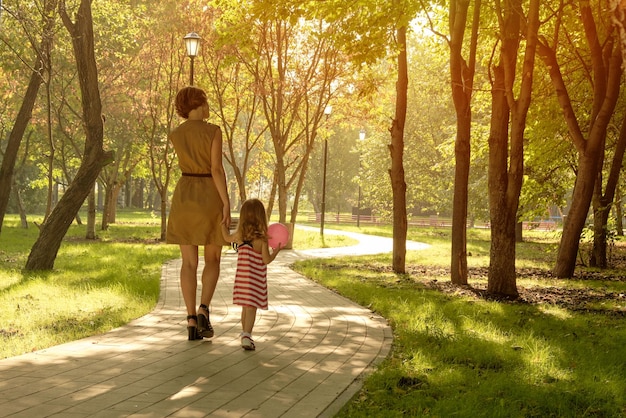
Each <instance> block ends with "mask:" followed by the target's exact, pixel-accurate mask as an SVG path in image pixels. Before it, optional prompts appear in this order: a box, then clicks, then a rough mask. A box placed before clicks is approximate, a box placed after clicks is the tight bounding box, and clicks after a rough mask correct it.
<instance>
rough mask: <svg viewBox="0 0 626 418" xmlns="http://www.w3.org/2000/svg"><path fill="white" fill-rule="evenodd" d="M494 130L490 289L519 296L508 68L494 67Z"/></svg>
mask: <svg viewBox="0 0 626 418" xmlns="http://www.w3.org/2000/svg"><path fill="white" fill-rule="evenodd" d="M493 73H494V78H495V80H494V84H493V87H492V99H491V100H492V105H491V112H492V113H491V130H490V133H489V212H490V223H491V249H490V251H489V272H488V284H487V291H488V292H489V293H493V294H498V295H506V296H511V297H515V296H517V294H518V293H517V284H516V277H515V228H511V226H514V225H515V217H513V219H511V211H510V209H509V208H508V207H507V200H506V195H507V186H508V168H507V163H508V149H509V141H508V139H509V114H510V111H509V105H508V103H507V100H506V95H505V83H504V68H503V67H502V66H498V67H495V68H494V71H493Z"/></svg>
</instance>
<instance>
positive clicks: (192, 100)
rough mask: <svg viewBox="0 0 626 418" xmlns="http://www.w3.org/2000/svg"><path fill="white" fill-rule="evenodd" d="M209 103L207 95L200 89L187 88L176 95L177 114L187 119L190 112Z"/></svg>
mask: <svg viewBox="0 0 626 418" xmlns="http://www.w3.org/2000/svg"><path fill="white" fill-rule="evenodd" d="M205 103H207V98H206V93H205V92H204V90H202V89H199V88H198V87H185V88H183V89H181V90H180V91H179V92H178V94H177V95H176V113H178V115H179V116H180V117H181V118H185V119H187V118H188V117H189V112H191V111H192V110H194V109H196V108H198V107H200V106H202V105H203V104H205Z"/></svg>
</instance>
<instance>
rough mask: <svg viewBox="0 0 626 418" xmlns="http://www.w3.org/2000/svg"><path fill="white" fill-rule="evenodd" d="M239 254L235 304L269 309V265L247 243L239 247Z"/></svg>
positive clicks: (234, 295)
mask: <svg viewBox="0 0 626 418" xmlns="http://www.w3.org/2000/svg"><path fill="white" fill-rule="evenodd" d="M237 253H238V256H237V273H236V274H235V288H234V289H233V303H234V304H235V305H241V306H253V307H256V308H258V309H267V299H268V298H267V265H266V264H265V263H264V262H263V256H262V255H261V254H260V253H257V252H256V251H254V249H253V248H252V244H251V243H250V242H247V241H246V242H244V243H243V244H241V245H239V246H238V247H237Z"/></svg>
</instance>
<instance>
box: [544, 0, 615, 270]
mask: <svg viewBox="0 0 626 418" xmlns="http://www.w3.org/2000/svg"><path fill="white" fill-rule="evenodd" d="M566 8H567V6H563V7H561V8H560V9H559V10H558V11H557V13H555V15H554V16H555V17H554V19H555V23H554V27H555V29H554V36H553V39H552V40H549V39H548V38H547V37H541V40H540V42H539V46H538V53H539V54H540V56H541V58H542V60H543V62H544V63H545V65H546V67H547V68H548V70H549V73H550V78H551V80H552V83H553V85H554V89H555V91H556V95H557V98H558V101H559V104H560V106H561V109H562V112H563V115H564V118H565V123H566V124H567V127H568V131H569V136H570V138H571V141H572V142H573V144H574V146H575V147H576V150H577V152H578V167H577V170H578V171H577V174H576V182H575V184H574V191H573V195H572V204H571V208H570V210H569V213H568V215H567V218H566V220H565V223H564V227H563V234H562V236H561V243H560V245H559V250H558V254H557V260H556V264H555V266H554V274H555V275H556V276H557V277H559V278H570V277H572V276H573V274H574V269H575V267H576V256H577V254H578V247H579V240H580V235H581V232H582V230H583V227H584V225H585V221H586V219H587V213H588V211H589V207H590V203H591V199H592V196H593V190H594V187H595V185H596V180H597V176H598V173H599V170H600V168H601V161H602V158H603V155H604V146H605V140H606V129H607V126H608V124H609V121H610V120H611V117H612V115H613V111H614V109H615V105H616V103H617V98H618V95H619V84H620V79H621V74H622V69H621V51H620V48H618V42H617V40H616V39H615V31H612V32H609V33H608V34H607V35H606V39H604V40H601V39H600V34H599V32H598V27H597V25H596V18H595V17H594V14H593V11H592V8H591V5H590V3H589V2H587V1H580V2H579V4H578V8H577V10H578V14H579V18H580V19H576V18H574V19H570V20H569V21H568V23H569V22H570V21H573V22H578V21H580V22H581V23H582V25H583V28H582V29H583V32H584V34H585V40H586V43H587V48H588V52H587V54H588V60H589V64H588V67H587V69H586V73H587V74H589V75H590V78H589V82H590V86H591V87H590V91H591V92H592V93H593V94H592V97H593V103H592V108H591V109H590V110H589V115H590V117H589V118H588V119H587V117H586V116H585V113H584V112H582V111H581V112H580V113H581V116H580V120H579V119H578V117H577V113H576V111H575V109H574V106H573V104H572V100H571V98H570V92H569V90H570V89H573V87H574V86H568V84H567V83H566V81H565V78H564V76H563V72H562V69H561V67H562V65H564V64H561V63H560V62H559V60H558V59H557V56H558V54H557V51H558V50H560V49H561V48H563V47H564V45H562V42H561V41H560V38H559V35H561V33H562V31H564V30H565V28H564V27H563V26H564V25H565V23H564V22H565V17H567V16H564V15H565V12H566V11H567V9H566ZM601 20H602V21H607V20H608V19H601ZM566 33H567V32H566ZM581 52H582V51H578V55H580V54H581ZM586 120H588V124H589V126H588V128H583V127H582V126H581V125H582V123H583V122H584V121H586Z"/></svg>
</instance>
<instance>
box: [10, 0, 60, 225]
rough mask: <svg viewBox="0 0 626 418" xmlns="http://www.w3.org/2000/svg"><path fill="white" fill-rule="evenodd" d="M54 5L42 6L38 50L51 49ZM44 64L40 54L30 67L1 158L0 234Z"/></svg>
mask: <svg viewBox="0 0 626 418" xmlns="http://www.w3.org/2000/svg"><path fill="white" fill-rule="evenodd" d="M56 4H57V2H56V0H49V1H46V2H45V4H44V11H43V12H44V15H45V23H44V30H43V32H42V33H43V35H42V38H41V43H40V47H39V51H48V50H49V49H50V48H49V47H48V45H50V44H52V41H53V36H54V35H53V34H54V31H53V28H54V13H53V11H54V9H55V8H56ZM45 62H46V58H45V57H44V56H43V55H42V53H39V54H37V58H36V59H35V63H34V65H33V72H32V73H31V76H30V81H29V83H28V88H27V89H26V94H25V95H24V99H23V100H22V105H21V107H20V110H19V112H18V113H17V117H16V118H15V123H14V124H13V129H12V130H11V133H10V134H9V140H8V143H7V147H6V149H5V151H4V156H3V157H2V165H0V231H2V224H3V223H4V215H5V213H6V210H7V206H8V204H9V196H10V194H11V185H12V181H13V180H12V178H13V170H14V169H15V161H16V160H17V153H18V151H19V149H20V144H21V142H22V138H23V136H24V132H25V131H26V127H27V126H28V122H29V121H30V118H31V116H32V112H33V107H34V106H35V101H36V100H37V94H38V92H39V87H41V84H42V83H43V71H44V70H45Z"/></svg>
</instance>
